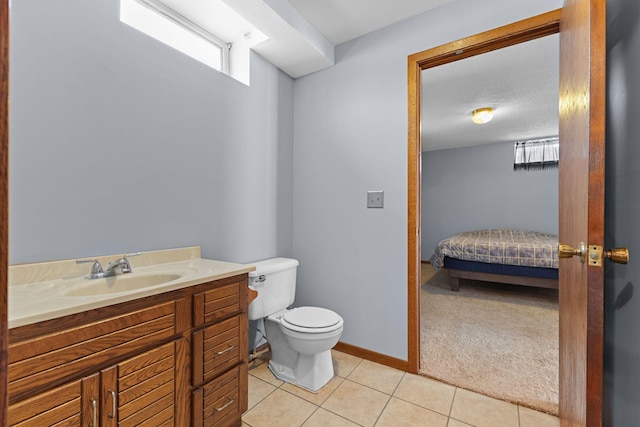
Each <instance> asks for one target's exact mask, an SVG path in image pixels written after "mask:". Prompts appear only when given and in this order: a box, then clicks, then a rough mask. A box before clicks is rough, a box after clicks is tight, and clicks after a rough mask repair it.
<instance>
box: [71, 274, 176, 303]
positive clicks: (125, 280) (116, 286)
mask: <svg viewBox="0 0 640 427" xmlns="http://www.w3.org/2000/svg"><path fill="white" fill-rule="evenodd" d="M183 275H184V274H178V273H173V272H172V273H164V272H163V273H130V274H122V275H120V276H112V277H104V278H102V279H85V280H83V281H82V282H81V283H80V284H78V285H75V284H70V285H69V290H68V291H66V292H65V293H64V295H66V296H76V297H86V296H97V295H107V294H115V293H120V292H128V291H133V290H137V289H142V288H147V287H150V286H156V285H161V284H164V283H169V282H173V281H174V280H178V279H180V278H182V277H183Z"/></svg>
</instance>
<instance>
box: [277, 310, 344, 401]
mask: <svg viewBox="0 0 640 427" xmlns="http://www.w3.org/2000/svg"><path fill="white" fill-rule="evenodd" d="M343 325H344V321H343V319H342V317H340V316H339V315H338V314H336V313H335V312H333V311H331V310H327V309H324V308H319V307H299V308H294V309H291V310H282V311H280V312H278V313H276V314H273V315H271V316H268V317H267V319H266V321H265V328H266V335H267V341H268V342H269V343H270V344H271V360H270V361H269V370H271V372H272V373H273V374H274V375H275V376H276V377H277V378H278V379H280V380H282V381H286V382H289V383H292V384H296V385H298V386H300V387H302V388H305V389H307V390H309V391H312V392H317V391H318V390H320V389H321V388H322V386H324V385H325V384H326V383H328V382H329V381H330V380H331V378H333V361H332V358H331V348H332V347H333V346H335V345H336V344H337V342H338V340H340V336H341V335H342V330H343Z"/></svg>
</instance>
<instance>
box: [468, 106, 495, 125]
mask: <svg viewBox="0 0 640 427" xmlns="http://www.w3.org/2000/svg"><path fill="white" fill-rule="evenodd" d="M492 118H493V108H490V107H485V108H478V109H477V110H473V112H472V113H471V120H473V123H477V124H479V125H481V124H484V123H487V122H488V121H489V120H491V119H492Z"/></svg>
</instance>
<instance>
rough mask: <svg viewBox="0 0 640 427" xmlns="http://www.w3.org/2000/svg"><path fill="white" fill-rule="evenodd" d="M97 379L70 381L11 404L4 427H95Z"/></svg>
mask: <svg viewBox="0 0 640 427" xmlns="http://www.w3.org/2000/svg"><path fill="white" fill-rule="evenodd" d="M99 392H100V387H99V375H98V374H95V375H92V376H90V377H86V378H84V379H82V380H77V381H72V382H70V383H68V384H65V385H62V386H60V387H56V388H54V389H52V390H49V391H47V392H45V393H41V394H38V395H36V396H34V397H31V398H29V399H26V400H23V401H20V402H17V403H15V404H12V405H10V406H9V408H8V411H9V412H8V425H9V426H20V427H42V426H58V425H65V426H67V425H69V426H83V427H98V419H99V417H98V410H99V408H98V398H99Z"/></svg>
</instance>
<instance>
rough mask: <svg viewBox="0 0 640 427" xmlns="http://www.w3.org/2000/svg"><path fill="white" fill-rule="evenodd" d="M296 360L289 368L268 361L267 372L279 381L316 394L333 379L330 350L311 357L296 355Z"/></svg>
mask: <svg viewBox="0 0 640 427" xmlns="http://www.w3.org/2000/svg"><path fill="white" fill-rule="evenodd" d="M297 356H298V357H297V360H296V361H295V363H294V364H293V365H292V366H291V367H289V366H285V365H284V364H281V363H278V362H277V361H275V360H274V359H271V360H270V361H269V370H270V371H271V372H272V373H273V375H275V376H276V378H278V379H279V380H281V381H285V382H287V383H290V384H294V385H297V386H298V387H302V388H304V389H306V390H308V391H310V392H312V393H317V392H318V391H319V390H320V389H321V388H322V387H323V386H325V385H326V384H327V383H328V382H329V381H331V379H332V378H333V361H332V358H331V350H327V351H323V352H321V353H318V354H315V355H313V356H306V355H303V354H299V353H298V354H297Z"/></svg>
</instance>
